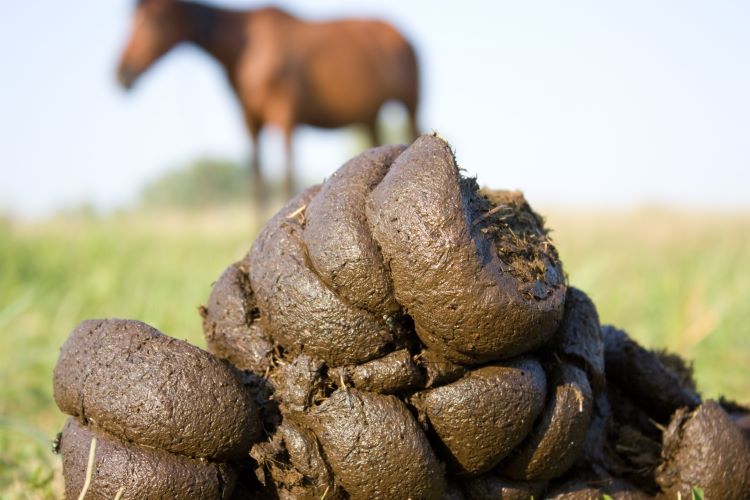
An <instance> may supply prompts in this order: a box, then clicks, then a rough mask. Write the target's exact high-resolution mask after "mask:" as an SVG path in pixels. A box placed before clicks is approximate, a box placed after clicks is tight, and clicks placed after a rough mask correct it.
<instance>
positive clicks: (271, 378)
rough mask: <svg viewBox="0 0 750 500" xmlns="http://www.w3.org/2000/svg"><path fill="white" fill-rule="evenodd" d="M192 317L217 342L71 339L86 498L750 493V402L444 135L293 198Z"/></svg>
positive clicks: (108, 325)
mask: <svg viewBox="0 0 750 500" xmlns="http://www.w3.org/2000/svg"><path fill="white" fill-rule="evenodd" d="M615 286H616V285H615ZM200 315H201V318H202V321H203V329H204V334H205V338H206V345H207V348H208V350H209V351H210V352H206V351H203V350H201V349H198V348H196V347H194V346H190V345H188V344H186V343H185V342H182V341H179V340H176V339H173V338H171V337H167V336H165V335H163V334H162V333H160V332H158V331H156V330H155V329H153V328H152V327H150V326H148V325H145V324H143V323H140V322H138V321H130V320H91V321H84V322H83V323H81V325H79V326H78V327H77V328H76V329H74V331H73V332H72V333H71V334H70V337H69V339H68V341H67V342H66V343H65V344H64V345H63V347H62V349H61V351H60V357H59V359H58V362H57V366H56V367H55V372H54V393H55V401H56V402H57V404H58V406H59V407H60V409H61V410H62V411H63V412H65V413H67V414H69V415H71V417H70V418H69V420H68V422H67V423H66V425H65V429H64V430H63V432H62V438H61V443H60V452H61V455H62V463H63V475H64V476H65V489H66V491H65V493H66V496H67V497H68V498H77V497H78V495H79V494H80V491H81V489H82V488H83V484H84V482H85V477H86V472H87V468H88V463H87V462H88V455H89V450H90V448H91V444H92V440H93V439H94V438H96V442H97V443H98V444H97V447H96V453H95V459H94V464H95V472H94V473H93V475H92V481H91V485H90V490H89V494H88V496H87V498H89V497H90V498H114V496H115V495H116V494H118V492H121V495H122V496H121V498H123V499H129V498H138V499H142V498H234V499H321V498H325V499H327V500H345V499H368V500H369V499H388V500H390V499H404V500H406V499H413V500H416V499H443V500H446V499H448V500H471V499H473V500H477V499H497V498H502V499H528V498H530V497H532V496H533V498H556V499H568V498H571V499H585V498H591V499H597V500H599V499H600V498H602V497H603V495H608V496H610V497H611V498H615V499H642V498H653V497H659V496H660V495H661V496H662V497H665V498H675V497H676V495H677V494H678V493H679V494H680V495H682V497H683V498H689V492H690V488H691V487H692V486H699V487H701V488H703V490H704V492H705V493H706V498H709V499H713V498H722V499H728V500H747V499H748V498H750V497H749V496H748V492H750V483H748V481H749V480H750V479H748V478H750V441H749V440H748V439H750V438H748V437H747V436H748V435H750V417H748V414H749V413H748V410H747V409H746V408H744V407H743V406H741V405H738V404H736V403H731V402H727V401H720V402H713V401H703V400H702V399H701V397H700V395H699V394H698V393H697V392H696V389H695V387H696V385H695V381H694V380H693V378H692V371H691V369H690V365H689V364H688V363H686V362H685V361H683V360H682V359H680V358H679V357H677V356H675V355H672V354H669V353H662V352H659V353H655V352H652V351H649V350H647V349H645V348H643V347H641V346H640V345H638V344H637V343H636V342H635V341H633V340H632V339H631V338H630V337H629V336H628V335H627V333H626V332H624V331H622V330H619V329H617V328H614V327H611V326H604V327H602V326H601V325H600V323H599V315H598V313H597V310H596V306H595V304H594V303H593V302H592V301H591V299H590V298H589V297H588V296H587V295H586V294H585V293H584V292H583V291H582V290H579V289H577V288H574V287H569V286H568V285H567V283H566V278H565V274H564V270H563V267H562V262H561V260H560V257H559V255H558V253H557V250H556V249H555V247H554V245H552V242H551V241H550V238H549V235H548V232H547V229H546V228H545V227H544V223H543V220H542V218H541V217H540V216H539V215H538V214H536V213H535V212H534V211H533V209H532V208H531V207H530V206H529V204H528V202H527V201H526V200H525V199H524V197H523V195H522V194H521V193H519V192H512V191H491V190H479V189H478V185H477V183H476V181H475V180H474V179H467V178H464V177H462V175H461V171H460V169H459V168H458V165H457V163H456V158H455V157H454V155H453V151H452V150H451V148H450V146H449V145H448V144H447V142H445V140H444V139H442V138H440V137H438V136H436V135H425V136H422V137H420V138H419V139H417V140H416V141H415V142H414V143H413V144H411V145H409V146H386V147H383V148H376V149H373V150H370V151H367V152H365V153H363V154H361V155H358V156H356V157H355V158H353V159H351V160H350V161H349V162H347V163H346V164H345V165H344V166H343V167H342V168H341V169H339V170H338V171H337V172H336V173H334V174H333V175H332V176H331V177H330V178H329V180H328V181H326V182H325V183H324V184H322V185H320V186H314V187H312V188H309V189H307V190H305V191H304V192H302V193H300V195H298V196H297V197H295V198H294V199H292V200H290V201H289V203H288V204H287V205H286V206H285V207H283V208H282V210H281V211H280V212H279V213H278V214H277V215H276V216H274V217H273V218H272V219H271V220H270V221H269V222H268V223H267V224H266V225H265V227H264V228H263V230H262V231H261V234H260V235H259V236H258V238H257V240H256V241H255V243H254V244H253V246H252V248H251V249H250V251H249V252H248V255H247V256H246V257H245V258H243V259H242V260H240V261H239V262H235V263H233V264H230V265H229V266H228V267H227V269H226V271H224V273H223V274H222V275H221V276H220V277H219V279H218V280H217V282H216V283H215V285H214V287H213V290H212V291H211V293H210V295H209V297H208V299H207V301H206V303H205V305H204V306H203V307H201V309H200ZM176 333H177V334H179V332H176Z"/></svg>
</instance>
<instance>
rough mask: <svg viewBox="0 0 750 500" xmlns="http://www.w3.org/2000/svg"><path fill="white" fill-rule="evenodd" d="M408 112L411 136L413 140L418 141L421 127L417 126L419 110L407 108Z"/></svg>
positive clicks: (414, 107)
mask: <svg viewBox="0 0 750 500" xmlns="http://www.w3.org/2000/svg"><path fill="white" fill-rule="evenodd" d="M406 112H407V115H408V120H409V134H410V135H411V140H412V141H416V140H417V137H419V135H420V132H419V125H417V108H416V106H413V107H412V106H407V108H406Z"/></svg>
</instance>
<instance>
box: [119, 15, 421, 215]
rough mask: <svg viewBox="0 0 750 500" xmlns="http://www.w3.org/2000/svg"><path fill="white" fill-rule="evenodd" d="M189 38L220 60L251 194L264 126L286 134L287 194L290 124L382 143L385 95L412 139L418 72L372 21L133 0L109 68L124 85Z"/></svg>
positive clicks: (412, 58)
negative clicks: (244, 149)
mask: <svg viewBox="0 0 750 500" xmlns="http://www.w3.org/2000/svg"><path fill="white" fill-rule="evenodd" d="M181 42H190V43H193V44H195V45H197V46H199V47H201V48H202V49H204V50H205V51H206V52H208V53H209V54H210V55H212V56H213V57H215V58H216V59H217V60H218V61H219V63H221V65H222V66H223V67H224V69H225V71H226V75H227V77H228V79H229V82H230V84H231V86H232V88H233V89H234V91H235V93H236V94H237V96H238V97H239V100H240V103H241V104H242V108H243V110H244V117H245V121H246V124H247V127H248V130H249V132H250V138H251V140H252V142H253V153H252V159H251V182H252V191H253V193H254V194H255V196H256V200H260V199H262V197H264V196H265V187H264V186H263V178H262V175H261V169H260V162H259V154H258V142H257V141H258V136H259V134H260V131H261V129H262V128H263V127H264V126H265V125H267V124H270V125H275V126H277V127H279V128H280V129H281V131H282V132H283V135H284V142H285V149H286V176H285V187H286V194H287V195H288V196H291V194H292V193H293V191H294V178H293V159H292V135H293V131H294V128H295V126H296V125H298V124H307V125H312V126H316V127H324V128H336V127H341V126H345V125H352V124H361V125H364V126H365V127H366V129H367V131H368V134H369V136H370V139H371V141H372V143H373V144H374V145H377V144H380V142H381V141H380V137H379V135H378V129H377V125H376V120H377V115H378V111H379V109H380V108H381V106H382V105H383V104H384V103H385V102H386V101H390V100H395V101H400V102H402V103H403V104H404V105H405V107H406V110H407V113H408V116H409V123H410V132H411V134H412V135H413V138H416V136H417V134H418V131H417V124H416V113H417V104H418V101H419V75H418V70H417V60H416V55H415V53H414V50H413V48H412V46H411V45H410V44H409V43H408V42H407V41H406V39H405V38H404V37H403V36H402V35H401V34H399V33H398V32H397V31H396V30H395V29H394V28H393V27H392V26H390V25H388V24H386V23H384V22H381V21H375V20H364V19H363V20H358V19H342V20H335V21H327V22H307V21H303V20H301V19H298V18H296V17H294V16H292V15H290V14H289V13H287V12H284V11H283V10H280V9H277V8H262V9H257V10H247V11H234V10H226V9H219V8H215V7H210V6H208V5H203V4H200V3H197V2H188V1H180V0H139V1H138V4H137V7H136V9H135V15H134V19H133V26H132V34H131V36H130V40H129V41H128V43H127V46H126V48H125V50H124V52H123V54H122V57H121V59H120V63H119V67H118V70H117V74H118V79H119V81H120V83H121V85H122V86H123V87H125V88H126V89H127V88H130V87H131V86H132V85H133V83H134V82H135V80H136V79H137V78H138V77H139V76H140V75H141V74H142V73H143V72H144V71H146V70H147V69H148V68H149V66H151V65H152V64H153V63H154V62H155V61H156V60H157V59H159V58H160V57H161V56H163V55H164V54H166V53H167V52H168V51H169V50H170V49H171V48H172V47H174V46H175V45H177V44H179V43H181Z"/></svg>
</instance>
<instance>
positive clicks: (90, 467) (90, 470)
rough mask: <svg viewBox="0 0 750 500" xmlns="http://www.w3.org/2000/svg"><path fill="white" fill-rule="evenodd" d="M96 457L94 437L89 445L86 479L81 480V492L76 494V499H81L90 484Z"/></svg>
mask: <svg viewBox="0 0 750 500" xmlns="http://www.w3.org/2000/svg"><path fill="white" fill-rule="evenodd" d="M95 457H96V438H91V446H90V447H89V462H88V464H87V465H86V480H85V481H84V482H83V488H81V494H80V495H78V500H83V498H84V497H85V496H86V492H87V491H88V490H89V486H91V476H93V475H94V458H95Z"/></svg>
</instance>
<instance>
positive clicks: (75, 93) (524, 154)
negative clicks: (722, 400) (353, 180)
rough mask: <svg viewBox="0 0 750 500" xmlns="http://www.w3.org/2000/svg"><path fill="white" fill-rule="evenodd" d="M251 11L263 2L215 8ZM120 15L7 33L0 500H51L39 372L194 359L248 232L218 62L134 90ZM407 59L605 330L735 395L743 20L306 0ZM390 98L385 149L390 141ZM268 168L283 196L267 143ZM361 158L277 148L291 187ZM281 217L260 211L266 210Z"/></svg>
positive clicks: (549, 7)
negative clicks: (132, 329)
mask: <svg viewBox="0 0 750 500" xmlns="http://www.w3.org/2000/svg"><path fill="white" fill-rule="evenodd" d="M208 3H210V4H211V5H217V6H221V7H227V8H236V9H251V8H256V7H258V6H259V4H257V3H256V2H252V1H249V0H247V1H241V0H224V1H220V2H219V1H216V2H213V1H212V2H208ZM134 5H135V2H133V1H131V0H116V1H108V2H94V1H81V0H73V1H69V2H53V1H50V0H42V1H40V2H11V3H9V4H8V5H5V6H4V7H3V17H2V20H1V21H0V23H2V29H1V30H0V72H1V75H2V80H1V83H0V137H1V138H2V139H0V496H2V497H4V498H5V497H7V498H46V497H55V496H56V495H57V494H59V491H60V474H59V464H58V460H57V459H56V457H54V455H52V454H51V452H50V444H49V443H50V440H51V439H52V438H53V437H54V434H55V433H56V431H57V430H58V429H59V428H60V427H61V425H62V422H63V420H64V418H63V416H62V415H61V414H59V412H58V411H57V410H56V408H55V406H54V403H53V402H52V398H51V371H52V367H53V366H54V362H55V359H56V357H57V353H58V349H59V346H60V345H61V343H62V342H63V341H64V339H65V338H66V336H67V334H68V332H69V331H70V330H71V329H72V328H73V327H74V326H75V325H76V324H77V323H78V322H80V321H81V320H82V319H85V318H92V317H108V316H113V317H124V318H137V319H140V320H142V321H145V322H147V323H150V324H152V325H153V326H155V327H157V328H158V329H160V330H162V331H163V332H165V333H167V334H169V335H172V336H175V337H178V338H184V339H187V340H189V341H190V342H192V343H194V344H197V345H199V346H204V343H203V340H202V336H201V327H200V320H199V316H198V314H197V310H196V308H197V307H198V306H199V305H200V304H201V303H202V301H204V300H205V299H206V297H207V296H208V293H209V291H210V287H211V284H212V282H213V281H214V280H215V279H216V278H217V277H218V276H219V274H220V273H221V271H222V270H223V269H224V268H225V267H226V266H227V265H228V264H229V263H231V262H233V261H235V260H238V259H240V258H241V257H242V256H243V255H244V253H245V252H246V251H247V249H248V248H249V246H250V244H251V243H252V241H253V238H254V236H255V234H256V232H257V230H258V227H257V225H255V222H256V221H257V218H256V217H255V216H254V215H253V213H252V211H251V204H250V203H249V201H248V189H247V185H248V173H247V165H248V162H249V158H250V157H251V147H250V141H249V139H248V134H247V131H246V128H245V125H244V122H243V118H242V113H241V108H240V106H239V104H238V102H237V99H236V97H235V96H234V94H233V93H232V92H231V89H230V87H229V85H228V83H227V81H226V77H225V75H224V74H223V71H222V69H221V67H220V66H219V64H218V63H217V62H216V61H215V60H213V59H212V58H210V57H208V56H207V55H206V54H205V53H204V52H202V51H201V50H199V49H197V48H196V47H194V46H190V45H187V44H186V45H180V46H178V47H176V48H175V49H174V50H173V51H171V52H170V53H168V54H167V55H166V56H165V57H164V58H163V59H162V60H160V61H159V62H158V63H157V64H156V65H155V66H154V67H153V68H152V69H151V70H150V71H149V72H147V73H146V74H145V75H144V76H143V77H142V78H141V79H140V80H139V81H138V82H137V84H136V85H135V87H134V89H133V90H132V91H131V92H129V93H126V92H124V91H123V90H122V89H120V88H119V87H118V86H117V84H116V78H115V68H116V64H117V60H118V57H119V55H120V53H121V51H122V48H123V46H124V44H125V42H126V39H127V37H128V34H129V31H130V26H131V15H132V11H133V8H134ZM277 5H279V6H281V7H283V8H285V9H287V10H289V11H290V12H291V13H293V14H295V15H298V16H300V17H302V18H305V19H311V20H322V19H330V18H338V17H376V18H381V19H384V20H386V21H388V22H390V23H392V24H393V25H394V26H396V27H397V28H398V29H399V30H400V31H401V32H402V33H404V34H405V35H406V37H407V38H408V39H409V41H410V42H411V43H412V44H413V45H414V47H415V49H416V51H417V55H418V58H419V65H420V73H421V86H420V90H421V104H420V110H419V123H420V125H421V128H422V129H423V130H425V131H431V130H436V131H439V132H440V133H441V134H442V135H443V136H445V137H446V138H447V139H448V140H449V141H450V142H451V144H452V145H453V146H454V148H455V150H456V154H457V157H458V161H459V163H460V165H461V167H462V168H464V169H465V170H466V172H467V173H468V174H470V175H477V176H478V179H479V182H480V184H484V185H488V186H490V187H494V188H511V189H521V190H523V191H525V193H526V196H527V198H528V200H529V201H530V203H531V204H532V205H533V206H534V207H535V208H536V209H537V210H538V211H540V212H541V213H542V214H544V215H545V216H546V217H547V220H548V226H550V227H551V228H552V229H553V233H552V236H553V239H554V241H555V243H556V244H557V246H558V249H559V251H560V255H561V257H562V259H563V262H564V265H565V269H566V271H567V273H568V275H569V281H570V283H571V284H574V285H576V286H578V287H580V288H582V289H583V290H584V291H586V292H587V293H588V294H590V295H591V297H592V298H593V300H594V302H595V303H596V304H597V307H598V308H599V312H600V316H601V320H602V322H603V323H613V324H616V325H618V326H619V327H622V328H624V329H625V330H627V331H628V332H629V333H630V334H631V335H633V336H634V337H635V338H637V339H638V340H639V341H640V342H642V343H643V344H645V345H646V346H648V347H650V348H666V349H670V350H673V351H676V352H678V353H679V354H681V355H683V356H686V357H688V358H690V359H693V360H694V367H695V372H696V376H697V379H698V386H699V389H700V390H701V391H702V392H703V394H704V395H705V396H707V397H718V396H720V395H725V396H727V397H729V398H733V399H737V400H739V401H740V402H744V403H750V377H748V376H747V368H746V367H747V366H748V363H750V335H748V333H749V331H748V330H749V328H750V327H749V326H748V325H750V308H749V307H748V306H747V304H748V302H749V299H750V279H748V278H749V277H750V195H748V186H749V185H750V168H749V167H750V146H749V145H750V140H748V137H749V136H750V91H748V89H750V65H748V64H747V57H748V50H749V49H750V31H748V30H747V26H748V22H749V21H750V4H746V3H742V2H732V1H717V2H711V3H705V2H698V1H679V2H678V1H664V2H658V3H654V2H648V1H645V0H643V1H640V0H639V1H633V2H626V3H620V4H612V3H602V2H594V1H572V2H565V3H564V4H563V3H559V2H551V1H542V2H533V3H531V2H492V3H488V2H479V1H468V0H467V1H463V2H450V3H449V2H435V1H431V2H427V1H410V2H404V1H396V0H380V1H378V2H346V3H342V2H334V1H330V0H315V1H313V0H308V1H305V0H299V1H286V2H282V3H279V4H277ZM405 121H406V115H405V113H404V111H403V109H401V108H400V107H399V106H396V105H387V106H386V107H385V108H384V109H383V110H382V112H381V122H380V123H381V130H382V133H383V135H384V137H385V138H386V140H387V142H402V141H404V140H406V136H405V135H404V134H405ZM260 144H261V159H262V163H263V169H264V172H265V173H266V174H267V176H268V177H269V179H270V183H271V187H272V188H273V189H275V190H277V191H279V190H280V189H279V186H280V184H281V174H282V172H283V168H282V167H283V162H284V154H283V140H282V135H281V134H280V132H279V131H278V130H275V129H273V128H271V129H268V130H265V131H264V132H263V134H262V137H261V142H260ZM367 146H368V140H367V136H366V134H365V132H364V131H363V130H361V129H359V128H356V127H350V128H342V129H338V130H335V131H323V130H320V129H314V128H309V127H299V128H297V130H296V133H295V142H294V148H295V155H296V169H297V173H298V178H299V179H300V185H303V184H311V183H317V182H320V181H321V180H323V179H324V178H325V177H326V176H328V175H330V174H331V173H332V172H333V171H334V170H335V169H336V168H338V167H339V166H340V165H341V164H342V163H343V162H344V161H346V160H347V159H348V158H350V157H351V156H353V155H354V154H356V153H358V152H359V151H361V150H362V149H363V148H365V147H367ZM280 202H281V201H280V200H277V201H276V203H277V204H278V203H280Z"/></svg>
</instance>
